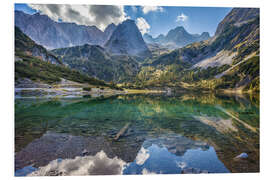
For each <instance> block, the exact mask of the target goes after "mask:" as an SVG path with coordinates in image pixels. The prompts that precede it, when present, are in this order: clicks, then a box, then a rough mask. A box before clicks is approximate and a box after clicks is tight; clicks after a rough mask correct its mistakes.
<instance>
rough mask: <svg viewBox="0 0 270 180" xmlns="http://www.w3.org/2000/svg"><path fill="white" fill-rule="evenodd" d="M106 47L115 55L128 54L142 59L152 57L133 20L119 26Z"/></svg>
mask: <svg viewBox="0 0 270 180" xmlns="http://www.w3.org/2000/svg"><path fill="white" fill-rule="evenodd" d="M105 47H106V49H108V51H109V52H111V53H113V54H128V55H132V56H140V57H147V56H150V55H151V53H150V51H149V49H148V48H147V46H146V44H145V42H144V40H143V38H142V35H141V33H140V31H139V29H138V27H137V26H136V24H135V22H134V21H133V20H126V21H124V22H123V23H121V24H119V25H118V26H117V27H116V29H115V30H114V32H113V34H112V35H111V37H110V39H109V40H108V42H107V43H106V44H105Z"/></svg>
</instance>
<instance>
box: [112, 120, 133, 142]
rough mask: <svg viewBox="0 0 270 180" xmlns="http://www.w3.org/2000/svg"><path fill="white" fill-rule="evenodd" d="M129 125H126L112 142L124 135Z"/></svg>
mask: <svg viewBox="0 0 270 180" xmlns="http://www.w3.org/2000/svg"><path fill="white" fill-rule="evenodd" d="M129 125H130V123H127V124H126V125H125V126H124V127H123V128H122V129H121V130H120V131H119V132H118V133H117V134H116V136H115V137H114V140H115V141H116V140H118V139H119V137H120V136H121V135H122V134H124V133H125V131H126V130H127V128H128V126H129Z"/></svg>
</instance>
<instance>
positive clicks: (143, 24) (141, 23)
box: [136, 17, 150, 35]
mask: <svg viewBox="0 0 270 180" xmlns="http://www.w3.org/2000/svg"><path fill="white" fill-rule="evenodd" d="M136 25H137V27H138V28H139V30H140V31H141V33H142V35H144V34H145V33H148V32H149V30H150V25H149V24H148V23H147V21H146V20H145V19H144V18H142V17H139V18H137V19H136Z"/></svg>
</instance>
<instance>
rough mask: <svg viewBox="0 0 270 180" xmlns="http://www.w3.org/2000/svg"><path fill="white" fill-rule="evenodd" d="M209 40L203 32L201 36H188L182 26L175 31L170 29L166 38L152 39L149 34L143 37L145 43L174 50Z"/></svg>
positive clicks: (161, 36)
mask: <svg viewBox="0 0 270 180" xmlns="http://www.w3.org/2000/svg"><path fill="white" fill-rule="evenodd" d="M209 38H210V35H209V33H208V32H203V33H202V34H201V35H199V34H190V33H188V32H187V31H186V30H185V28H184V27H182V26H179V27H176V28H175V29H171V30H170V31H169V32H168V33H167V35H166V36H164V35H163V34H160V35H159V36H158V37H156V38H153V37H152V36H151V35H149V34H145V35H144V40H145V41H146V42H147V43H159V44H163V45H170V46H171V47H172V48H174V49H175V48H179V47H183V46H185V45H188V44H191V43H193V42H198V41H203V40H207V39H209Z"/></svg>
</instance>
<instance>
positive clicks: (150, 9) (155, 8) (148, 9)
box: [141, 6, 164, 14]
mask: <svg viewBox="0 0 270 180" xmlns="http://www.w3.org/2000/svg"><path fill="white" fill-rule="evenodd" d="M141 8H142V11H143V13H144V14H147V13H149V12H164V9H163V8H162V7H160V6H141Z"/></svg>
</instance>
